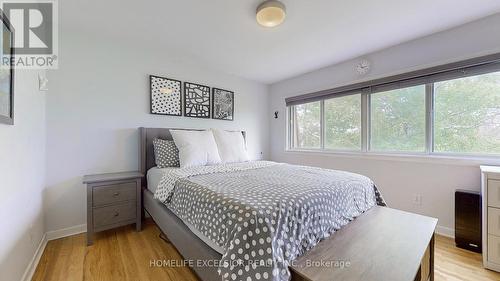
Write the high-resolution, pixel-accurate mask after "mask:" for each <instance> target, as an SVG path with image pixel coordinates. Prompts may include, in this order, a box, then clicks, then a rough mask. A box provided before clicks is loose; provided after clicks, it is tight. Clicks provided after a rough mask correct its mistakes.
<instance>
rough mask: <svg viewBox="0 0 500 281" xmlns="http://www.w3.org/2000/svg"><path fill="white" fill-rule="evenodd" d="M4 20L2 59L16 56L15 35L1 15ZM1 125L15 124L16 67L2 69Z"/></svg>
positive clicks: (0, 70) (0, 49)
mask: <svg viewBox="0 0 500 281" xmlns="http://www.w3.org/2000/svg"><path fill="white" fill-rule="evenodd" d="M0 17H1V20H2V30H1V32H2V34H1V37H0V38H2V47H1V48H0V51H1V54H0V58H2V60H5V58H10V57H12V56H14V46H13V44H14V33H13V29H12V27H11V25H10V22H9V20H8V19H7V17H6V16H5V14H3V13H1V15H0ZM0 123H4V124H8V125H13V124H14V66H13V65H11V66H8V65H7V66H2V67H0Z"/></svg>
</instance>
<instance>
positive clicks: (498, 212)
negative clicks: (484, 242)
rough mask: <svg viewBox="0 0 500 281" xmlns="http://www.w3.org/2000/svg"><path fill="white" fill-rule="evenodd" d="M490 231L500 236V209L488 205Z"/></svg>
mask: <svg viewBox="0 0 500 281" xmlns="http://www.w3.org/2000/svg"><path fill="white" fill-rule="evenodd" d="M488 233H489V234H493V235H496V236H500V209H497V208H491V207H488Z"/></svg>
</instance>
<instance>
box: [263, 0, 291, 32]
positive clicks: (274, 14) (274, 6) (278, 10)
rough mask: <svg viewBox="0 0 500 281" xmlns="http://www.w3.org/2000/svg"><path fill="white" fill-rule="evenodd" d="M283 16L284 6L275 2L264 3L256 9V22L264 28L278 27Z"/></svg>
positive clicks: (271, 0)
mask: <svg viewBox="0 0 500 281" xmlns="http://www.w3.org/2000/svg"><path fill="white" fill-rule="evenodd" d="M285 16H286V10H285V5H284V4H283V3H281V2H280V1H277V0H267V1H264V2H262V3H261V4H260V5H259V6H258V7H257V22H258V23H259V24H260V25H262V26H265V27H275V26H278V25H280V24H281V23H282V22H283V21H284V20H285Z"/></svg>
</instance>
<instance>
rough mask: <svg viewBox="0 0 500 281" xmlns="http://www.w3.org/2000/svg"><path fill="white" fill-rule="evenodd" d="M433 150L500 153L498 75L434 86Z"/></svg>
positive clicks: (499, 83) (479, 76) (497, 73)
mask: <svg viewBox="0 0 500 281" xmlns="http://www.w3.org/2000/svg"><path fill="white" fill-rule="evenodd" d="M434 151H436V152H447V153H476V154H479V153H495V154H500V72H496V73H490V74H484V75H478V76H472V77H467V78H461V79H454V80H449V81H444V82H438V83H435V84H434Z"/></svg>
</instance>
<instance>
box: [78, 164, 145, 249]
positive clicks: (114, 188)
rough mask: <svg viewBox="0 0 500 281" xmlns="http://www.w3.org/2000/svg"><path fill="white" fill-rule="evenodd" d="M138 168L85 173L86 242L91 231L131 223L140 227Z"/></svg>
mask: <svg viewBox="0 0 500 281" xmlns="http://www.w3.org/2000/svg"><path fill="white" fill-rule="evenodd" d="M143 176H144V175H143V174H141V173H139V172H124V173H112V174H100V175H87V176H84V177H83V183H84V184H86V185H87V245H92V235H93V234H94V233H95V232H99V231H103V230H106V229H111V228H115V227H118V226H122V225H127V224H132V223H135V225H136V230H137V231H141V213H142V210H141V207H142V206H141V202H142V199H141V197H142V192H141V178H142V177H143Z"/></svg>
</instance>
